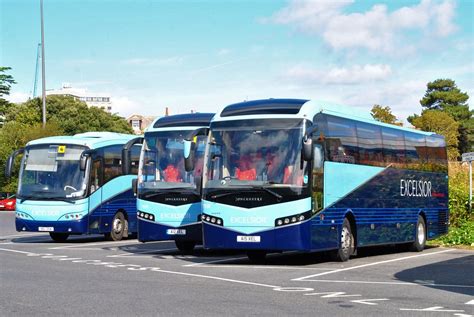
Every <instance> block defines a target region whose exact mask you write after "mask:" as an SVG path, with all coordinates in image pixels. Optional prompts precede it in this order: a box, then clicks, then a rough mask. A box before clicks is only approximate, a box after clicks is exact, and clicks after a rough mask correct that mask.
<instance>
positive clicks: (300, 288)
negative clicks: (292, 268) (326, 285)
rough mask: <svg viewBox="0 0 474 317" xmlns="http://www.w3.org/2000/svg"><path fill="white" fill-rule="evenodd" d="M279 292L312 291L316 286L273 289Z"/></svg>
mask: <svg viewBox="0 0 474 317" xmlns="http://www.w3.org/2000/svg"><path fill="white" fill-rule="evenodd" d="M273 290H274V291H277V292H311V291H314V288H310V287H277V288H274V289H273Z"/></svg>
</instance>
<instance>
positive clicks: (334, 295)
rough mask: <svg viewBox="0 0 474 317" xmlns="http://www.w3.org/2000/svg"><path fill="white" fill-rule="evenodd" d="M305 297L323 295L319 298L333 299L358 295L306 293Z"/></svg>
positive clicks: (356, 295)
mask: <svg viewBox="0 0 474 317" xmlns="http://www.w3.org/2000/svg"><path fill="white" fill-rule="evenodd" d="M304 295H305V296H315V295H323V296H321V298H333V297H358V296H362V295H360V294H346V292H321V293H308V294H304Z"/></svg>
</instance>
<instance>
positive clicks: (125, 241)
mask: <svg viewBox="0 0 474 317" xmlns="http://www.w3.org/2000/svg"><path fill="white" fill-rule="evenodd" d="M129 243H131V241H129V240H120V241H109V242H94V243H87V242H86V243H77V244H68V245H62V246H59V247H52V248H49V249H50V250H64V249H66V250H67V249H72V248H87V247H91V246H93V245H100V246H102V245H110V244H118V245H121V244H129Z"/></svg>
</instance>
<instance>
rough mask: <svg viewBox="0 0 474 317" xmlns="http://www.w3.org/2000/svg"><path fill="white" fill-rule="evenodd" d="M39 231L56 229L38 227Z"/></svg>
mask: <svg viewBox="0 0 474 317" xmlns="http://www.w3.org/2000/svg"><path fill="white" fill-rule="evenodd" d="M38 231H47V232H50V231H54V227H38Z"/></svg>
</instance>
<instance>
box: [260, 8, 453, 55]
mask: <svg viewBox="0 0 474 317" xmlns="http://www.w3.org/2000/svg"><path fill="white" fill-rule="evenodd" d="M353 2H354V1H352V0H341V1H337V0H336V1H330V0H325V1H311V0H292V1H290V3H289V4H288V6H286V7H285V8H283V9H281V10H280V11H278V12H276V13H275V14H273V16H272V17H270V18H266V19H263V21H264V22H273V23H276V24H291V25H294V26H295V27H296V28H297V29H298V30H300V31H303V32H307V33H310V34H315V35H318V36H321V37H322V38H323V39H324V41H325V42H326V43H327V44H328V45H329V46H331V47H332V48H334V49H354V48H365V49H368V50H371V51H381V52H393V51H394V50H399V49H400V48H401V47H403V46H406V45H407V42H408V39H407V37H406V36H404V32H406V31H410V32H412V33H414V32H413V31H422V32H421V33H422V35H421V36H430V35H431V36H437V37H444V36H447V35H449V34H451V33H453V32H454V31H456V26H455V24H454V15H455V7H456V5H455V3H454V2H453V0H444V1H443V2H438V1H436V2H434V1H432V0H422V1H421V2H420V3H419V4H417V5H413V6H406V7H402V8H399V9H397V10H394V11H392V12H389V10H388V9H387V6H386V5H384V4H376V5H374V6H373V7H372V8H370V9H369V10H367V11H365V12H356V13H345V10H347V7H348V6H349V5H350V4H352V3H353ZM433 30H434V31H433ZM409 46H410V45H409ZM409 48H410V49H412V48H411V47H409Z"/></svg>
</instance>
